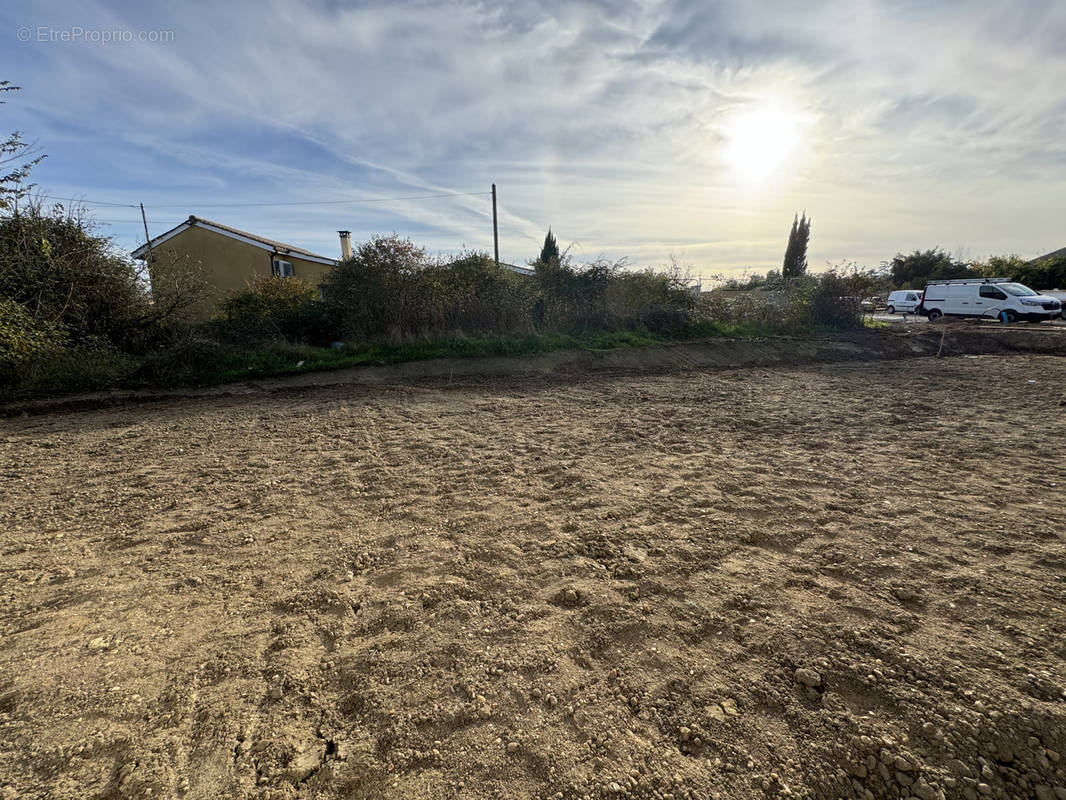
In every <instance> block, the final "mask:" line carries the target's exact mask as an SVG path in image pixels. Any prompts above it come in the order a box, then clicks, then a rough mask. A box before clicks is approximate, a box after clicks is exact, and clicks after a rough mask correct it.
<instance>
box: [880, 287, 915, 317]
mask: <svg viewBox="0 0 1066 800" xmlns="http://www.w3.org/2000/svg"><path fill="white" fill-rule="evenodd" d="M921 302H922V293H921V292H919V291H917V290H915V289H904V290H903V291H900V292H892V293H891V294H889V296H888V306H887V307H886V308H885V311H887V312H888V313H889V314H895V313H896V312H897V311H902V312H903V313H904V314H912V313H914V311H915V310H916V309H917V308H918V306H919V304H920V303H921Z"/></svg>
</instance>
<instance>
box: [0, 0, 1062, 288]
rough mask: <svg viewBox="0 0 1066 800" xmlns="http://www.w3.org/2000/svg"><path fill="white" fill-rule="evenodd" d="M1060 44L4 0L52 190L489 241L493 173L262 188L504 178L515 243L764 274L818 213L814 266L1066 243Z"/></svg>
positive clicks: (962, 13) (502, 8) (17, 121)
mask: <svg viewBox="0 0 1066 800" xmlns="http://www.w3.org/2000/svg"><path fill="white" fill-rule="evenodd" d="M142 32H143V36H144V38H145V39H146V41H140V38H141V37H142ZM157 32H161V33H157ZM106 36H111V37H112V38H129V39H132V40H131V41H110V42H106V41H102V39H103V38H104V37H106ZM64 37H66V38H67V39H68V41H63V38H64ZM158 38H163V39H167V40H166V41H156V40H155V39H158ZM21 39H28V41H21ZM69 39H74V40H73V41H70V40H69ZM1063 41H1066V3H1064V2H1061V0H1010V1H1009V2H1008V1H1007V0H985V1H984V2H971V1H969V0H922V1H921V2H919V0H806V2H799V1H798V0H761V1H757V0H724V1H722V2H713V0H703V1H702V2H698V1H696V0H661V1H660V0H640V1H636V2H629V1H628V0H606V1H605V2H601V3H573V2H568V3H549V2H528V1H524V2H513V3H495V4H488V3H462V2H451V3H424V2H418V3H405V2H382V3H348V2H342V1H341V0H332V1H328V2H327V1H321V2H313V1H312V2H303V3H296V2H281V1H280V0H265V1H263V0H257V1H256V2H251V1H250V0H231V2H226V3H221V4H220V3H217V2H212V3H208V2H184V3H169V4H166V5H164V4H154V3H144V2H119V1H118V0H111V1H110V2H103V1H102V0H86V2H82V3H79V4H76V5H75V4H72V3H70V2H69V0H63V2H56V1H55V0H36V1H35V2H34V3H32V4H28V3H20V4H14V3H6V4H3V5H2V6H0V79H7V80H10V81H12V82H13V83H15V84H17V85H20V86H22V87H23V90H22V91H21V92H18V93H17V94H8V96H7V97H6V98H5V99H6V100H7V103H6V104H5V105H3V106H0V132H3V133H6V132H8V131H10V130H15V129H18V130H21V131H23V132H24V134H25V136H26V137H27V138H29V139H35V140H37V142H38V144H39V146H40V149H41V150H42V151H43V152H45V153H47V154H48V158H47V159H46V160H45V161H44V162H42V163H41V165H40V166H38V168H37V169H36V170H35V171H34V175H33V177H34V181H35V182H36V183H37V184H38V185H39V187H40V189H41V190H42V191H45V192H47V193H48V194H49V195H52V196H56V197H69V196H78V197H81V198H85V199H87V200H91V201H111V202H115V203H124V204H134V205H135V204H137V203H141V202H143V203H144V204H145V206H146V208H147V209H148V216H149V224H150V228H151V231H152V234H153V235H156V234H158V233H161V232H163V231H164V230H166V229H168V228H170V227H172V226H173V225H175V224H177V223H178V222H180V221H181V220H182V219H184V218H186V217H187V216H188V215H189V214H196V215H198V216H204V217H207V218H209V219H215V220H218V221H220V222H223V223H227V224H230V225H233V226H236V227H240V228H244V229H247V230H251V231H254V232H256V233H260V234H263V235H266V236H270V237H272V238H275V239H280V240H283V241H286V242H290V243H292V244H296V245H300V246H303V247H307V248H310V249H312V250H315V251H317V252H320V253H323V254H326V255H336V254H337V252H338V247H339V246H338V243H337V238H336V230H337V229H338V228H347V229H350V230H351V231H352V232H353V236H354V238H355V239H356V240H360V239H363V238H366V237H367V236H369V235H371V234H374V233H391V232H396V233H399V234H401V235H404V236H409V237H411V238H412V239H413V240H414V241H416V242H417V243H419V244H422V245H424V246H425V247H426V248H427V249H428V250H429V251H430V252H433V253H437V252H441V253H447V252H456V251H458V250H460V249H462V248H464V247H467V248H475V249H482V250H486V251H491V247H492V239H491V233H492V231H491V217H490V201H489V198H488V197H487V195H485V194H479V195H466V196H460V197H449V198H436V199H431V200H395V201H390V202H386V203H348V204H335V205H293V206H265V205H258V206H254V205H251V204H257V203H258V204H264V203H312V202H316V201H324V200H331V201H332V200H367V199H375V198H393V197H410V196H419V195H427V194H439V193H449V192H460V193H465V192H487V191H488V189H489V186H490V184H491V183H493V182H495V183H496V184H497V185H498V188H499V192H500V250H501V253H500V254H501V258H503V259H504V260H507V261H511V262H516V263H522V262H525V261H526V260H528V259H529V258H531V257H533V256H535V255H536V253H537V252H538V250H539V246H540V242H541V240H542V239H543V236H544V232H545V230H546V229H547V227H548V226H549V225H551V226H552V228H553V230H554V231H555V232H556V234H557V235H558V237H559V240H560V242H561V243H562V244H563V245H564V246H566V245H569V246H571V247H572V252H573V253H574V254H575V255H576V256H577V257H578V258H579V259H584V260H591V259H594V258H597V257H600V256H604V257H607V258H611V259H617V258H622V257H625V258H627V259H628V260H629V262H630V263H631V264H633V265H636V266H657V265H664V264H666V263H668V261H669V260H670V258H671V256H672V257H674V258H676V259H677V260H678V261H680V262H681V263H683V264H688V265H691V266H692V269H693V273H694V274H703V275H705V276H709V275H711V274H714V273H722V274H736V273H738V272H741V271H743V270H744V269H746V268H752V269H758V270H760V271H761V270H765V269H766V268H769V267H779V266H780V262H781V258H782V255H783V252H784V246H785V242H786V239H787V235H788V229H789V226H790V224H791V221H792V217H793V214H794V213H796V212H799V211H802V210H806V211H807V212H808V213H809V214H810V215H811V216H812V217H813V220H814V222H813V225H812V236H811V246H810V253H809V258H810V263H811V265H812V267H814V268H820V267H822V266H824V265H825V264H826V263H827V262H833V263H838V262H842V261H854V262H857V263H859V264H862V265H876V264H878V263H880V262H881V261H884V260H886V259H890V258H891V257H892V255H893V254H895V253H896V252H899V251H904V252H909V251H910V250H913V249H915V248H923V249H924V248H928V247H934V246H941V247H943V248H945V249H946V250H948V251H950V252H952V253H956V254H958V255H960V256H963V257H968V258H980V257H984V256H987V255H990V254H1001V253H1018V254H1021V255H1023V256H1026V257H1032V256H1036V255H1039V254H1042V253H1044V252H1047V251H1050V250H1054V249H1057V248H1059V247H1063V246H1066V226H1064V225H1063V222H1062V220H1063V219H1064V217H1066V215H1064V212H1066V202H1064V200H1063V197H1064V196H1066V193H1064V191H1063V186H1064V185H1066V136H1064V135H1063V131H1066V92H1064V91H1063V88H1062V87H1064V86H1066V48H1064V47H1062V42H1063ZM92 208H93V213H94V214H95V216H96V217H97V218H98V219H99V220H101V223H102V226H103V230H104V231H105V232H107V233H110V234H112V235H113V236H114V237H115V239H116V241H117V242H118V243H119V244H120V245H122V246H123V247H126V248H130V249H132V248H133V247H135V246H136V245H137V244H139V243H140V240H141V239H143V233H142V232H141V229H140V222H139V217H138V216H137V214H138V213H139V212H136V211H134V210H133V209H131V208H121V207H106V206H93V207H92Z"/></svg>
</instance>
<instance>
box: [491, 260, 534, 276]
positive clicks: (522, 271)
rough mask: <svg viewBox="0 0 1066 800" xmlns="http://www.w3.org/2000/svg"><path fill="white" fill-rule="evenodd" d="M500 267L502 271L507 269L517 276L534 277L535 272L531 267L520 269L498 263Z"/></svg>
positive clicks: (515, 266)
mask: <svg viewBox="0 0 1066 800" xmlns="http://www.w3.org/2000/svg"><path fill="white" fill-rule="evenodd" d="M500 266H501V267H503V268H504V269H509V270H511V272H517V273H518V274H519V275H527V276H528V275H536V274H537V271H536V270H535V269H533V268H532V267H520V266H518V265H517V264H508V263H507V262H505V261H501V262H500Z"/></svg>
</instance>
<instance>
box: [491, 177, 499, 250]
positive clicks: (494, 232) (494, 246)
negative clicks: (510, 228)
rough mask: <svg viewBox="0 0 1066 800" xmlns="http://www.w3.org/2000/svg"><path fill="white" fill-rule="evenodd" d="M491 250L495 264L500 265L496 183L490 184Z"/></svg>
mask: <svg viewBox="0 0 1066 800" xmlns="http://www.w3.org/2000/svg"><path fill="white" fill-rule="evenodd" d="M492 250H493V252H494V253H495V254H496V266H497V267H498V266H500V234H499V229H498V228H497V227H496V184H495V183H494V184H492Z"/></svg>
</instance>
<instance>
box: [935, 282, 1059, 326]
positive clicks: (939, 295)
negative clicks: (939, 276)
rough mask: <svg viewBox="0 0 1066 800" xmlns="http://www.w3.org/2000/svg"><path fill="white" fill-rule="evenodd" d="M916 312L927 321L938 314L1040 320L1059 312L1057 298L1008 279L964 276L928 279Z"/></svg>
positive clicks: (940, 315)
mask: <svg viewBox="0 0 1066 800" xmlns="http://www.w3.org/2000/svg"><path fill="white" fill-rule="evenodd" d="M919 313H921V314H925V315H926V316H927V317H929V320H930V321H933V320H936V319H939V318H940V317H944V316H948V317H988V318H989V319H1000V318H1002V315H1006V319H1007V322H1017V321H1018V320H1025V321H1026V322H1043V321H1044V320H1048V319H1055V318H1056V317H1058V316H1059V315H1061V314H1062V304H1061V303H1060V302H1059V300H1058V298H1055V297H1051V296H1050V295H1044V294H1039V293H1037V292H1034V291H1033V290H1032V289H1030V288H1029V287H1028V286H1023V285H1022V284H1020V283H1014V282H1013V281H1011V280H1010V278H965V279H962V280H954V281H929V283H927V284H926V286H925V292H924V293H923V294H922V303H921V306H920V307H919Z"/></svg>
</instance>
